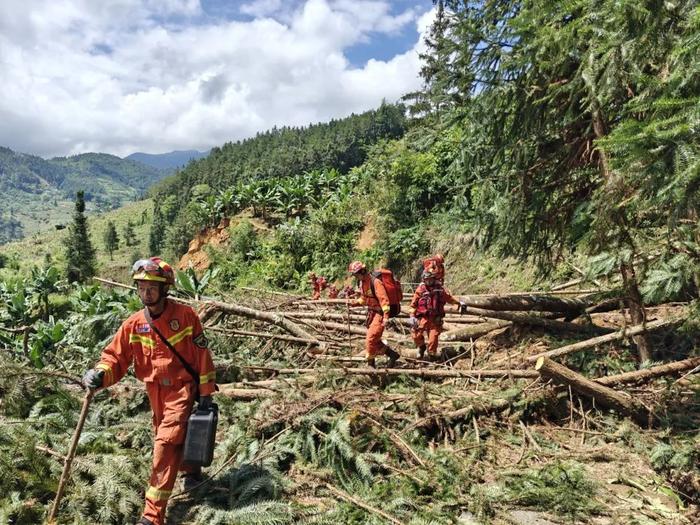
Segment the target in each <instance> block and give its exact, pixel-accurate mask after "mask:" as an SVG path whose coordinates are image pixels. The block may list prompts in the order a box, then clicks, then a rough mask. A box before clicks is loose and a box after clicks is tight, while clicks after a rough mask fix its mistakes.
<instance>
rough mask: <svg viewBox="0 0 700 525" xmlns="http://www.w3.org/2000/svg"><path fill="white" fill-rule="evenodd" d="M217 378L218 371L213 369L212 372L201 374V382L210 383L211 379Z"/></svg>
mask: <svg viewBox="0 0 700 525" xmlns="http://www.w3.org/2000/svg"><path fill="white" fill-rule="evenodd" d="M215 379H216V371H215V370H212V371H211V372H209V373H207V374H204V375H201V376H199V383H200V384H202V383H208V382H209V381H214V380H215Z"/></svg>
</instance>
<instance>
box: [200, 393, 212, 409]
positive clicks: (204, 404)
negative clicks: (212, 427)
mask: <svg viewBox="0 0 700 525" xmlns="http://www.w3.org/2000/svg"><path fill="white" fill-rule="evenodd" d="M212 404H213V400H212V398H211V396H202V397H200V398H199V405H197V410H209V409H210V408H211V405H212Z"/></svg>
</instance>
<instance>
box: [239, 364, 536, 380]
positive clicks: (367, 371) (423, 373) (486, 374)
mask: <svg viewBox="0 0 700 525" xmlns="http://www.w3.org/2000/svg"><path fill="white" fill-rule="evenodd" d="M243 368H245V369H247V370H252V371H260V372H267V373H272V374H281V375H286V374H318V373H319V370H318V369H316V368H266V367H262V366H260V367H253V366H247V367H243ZM322 371H323V372H324V373H335V374H345V375H366V376H400V375H408V376H413V377H426V378H428V377H440V378H442V377H446V378H449V377H464V378H487V379H489V378H491V379H501V378H504V377H513V378H516V379H535V378H537V377H539V374H538V373H537V372H536V371H534V370H462V369H459V370H457V369H454V368H451V369H445V370H435V369H429V368H324V369H323V370H322Z"/></svg>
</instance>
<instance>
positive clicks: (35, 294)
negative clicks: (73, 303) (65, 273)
mask: <svg viewBox="0 0 700 525" xmlns="http://www.w3.org/2000/svg"><path fill="white" fill-rule="evenodd" d="M64 289H65V282H64V281H63V280H62V279H61V273H60V272H59V271H58V268H56V267H55V266H49V267H48V268H36V267H34V268H32V276H31V280H30V282H29V287H28V291H29V293H30V294H31V296H32V300H33V301H34V302H35V303H36V305H37V306H38V308H39V316H40V317H41V318H42V319H43V320H45V321H46V320H48V318H49V309H50V304H49V295H50V294H52V293H59V292H62V291H63V290H64Z"/></svg>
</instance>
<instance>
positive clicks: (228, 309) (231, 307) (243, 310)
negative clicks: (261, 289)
mask: <svg viewBox="0 0 700 525" xmlns="http://www.w3.org/2000/svg"><path fill="white" fill-rule="evenodd" d="M204 305H205V306H210V307H212V308H215V309H217V310H220V311H222V312H225V313H227V314H230V315H237V316H241V317H247V318H248V319H255V320H257V321H263V322H265V323H270V324H274V325H275V326H279V327H280V328H284V329H285V330H287V332H289V333H290V334H292V335H294V336H296V337H300V338H302V339H311V340H314V341H318V340H317V339H316V338H315V337H313V336H312V335H311V334H310V333H308V332H307V331H306V330H304V329H302V328H301V327H300V326H299V325H297V324H296V323H293V322H291V321H290V320H289V319H287V318H285V317H284V316H282V315H278V314H274V313H270V312H263V311H261V310H254V309H253V308H248V307H247V306H240V305H237V304H231V303H223V302H221V301H212V300H209V301H206V302H205V303H204Z"/></svg>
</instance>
